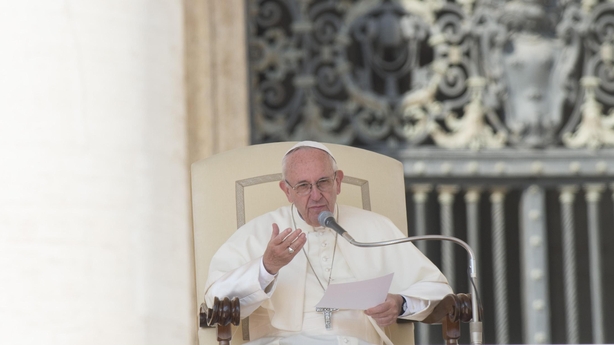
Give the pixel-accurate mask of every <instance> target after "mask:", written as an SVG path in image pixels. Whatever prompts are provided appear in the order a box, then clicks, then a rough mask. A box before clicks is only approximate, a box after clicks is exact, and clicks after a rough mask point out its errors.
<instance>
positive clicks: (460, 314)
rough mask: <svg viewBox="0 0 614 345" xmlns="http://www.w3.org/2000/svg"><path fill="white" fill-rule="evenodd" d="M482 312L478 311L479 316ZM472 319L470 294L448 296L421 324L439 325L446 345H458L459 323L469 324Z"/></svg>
mask: <svg viewBox="0 0 614 345" xmlns="http://www.w3.org/2000/svg"><path fill="white" fill-rule="evenodd" d="M481 314H482V310H480V315H481ZM471 317H472V307H471V294H464V293H459V294H449V295H447V296H446V297H444V298H443V299H442V300H441V301H440V302H439V304H437V306H436V307H435V309H433V311H432V312H431V314H430V315H429V316H427V317H426V318H425V319H424V320H422V322H423V323H428V324H439V323H440V324H441V325H442V334H443V339H444V341H445V343H446V344H458V339H459V338H460V323H461V322H469V321H471Z"/></svg>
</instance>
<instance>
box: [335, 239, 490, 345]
mask: <svg viewBox="0 0 614 345" xmlns="http://www.w3.org/2000/svg"><path fill="white" fill-rule="evenodd" d="M341 236H342V237H343V238H345V239H346V240H347V241H348V242H350V244H352V245H355V246H357V247H382V246H389V245H393V244H398V243H405V242H413V241H424V240H438V241H449V242H454V243H456V244H458V245H460V246H461V247H463V248H464V249H465V250H466V251H467V253H468V254H469V277H470V278H471V279H472V280H473V283H471V282H470V284H469V285H470V289H471V296H472V297H471V313H472V320H471V322H470V333H471V344H482V322H481V321H480V318H479V315H480V310H479V308H478V294H477V288H476V284H477V272H476V271H477V270H476V266H475V255H474V254H473V250H472V249H471V247H469V245H468V244H467V243H466V242H465V241H463V240H461V239H458V238H456V237H451V236H443V235H423V236H411V237H406V238H398V239H395V240H388V241H380V242H368V243H366V242H357V241H356V240H354V238H353V237H352V236H351V235H350V234H349V233H347V231H346V232H343V233H342V234H341Z"/></svg>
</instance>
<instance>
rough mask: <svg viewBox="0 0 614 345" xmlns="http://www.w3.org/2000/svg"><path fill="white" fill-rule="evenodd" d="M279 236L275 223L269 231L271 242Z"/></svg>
mask: <svg viewBox="0 0 614 345" xmlns="http://www.w3.org/2000/svg"><path fill="white" fill-rule="evenodd" d="M278 235H279V226H278V225H277V223H273V231H271V241H272V240H273V239H274V238H275V237H277V236H278Z"/></svg>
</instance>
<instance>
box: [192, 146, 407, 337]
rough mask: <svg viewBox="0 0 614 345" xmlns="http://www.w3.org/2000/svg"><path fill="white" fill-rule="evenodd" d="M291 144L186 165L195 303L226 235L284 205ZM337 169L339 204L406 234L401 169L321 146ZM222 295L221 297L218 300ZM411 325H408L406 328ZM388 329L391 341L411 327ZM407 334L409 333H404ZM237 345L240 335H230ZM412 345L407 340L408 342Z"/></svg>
mask: <svg viewBox="0 0 614 345" xmlns="http://www.w3.org/2000/svg"><path fill="white" fill-rule="evenodd" d="M294 144H295V143H294V142H281V143H272V144H261V145H253V146H247V147H243V148H239V149H235V150H231V151H227V152H224V153H220V154H217V155H214V156H212V157H209V158H206V159H203V160H200V161H198V162H195V163H194V164H192V169H191V171H192V213H193V222H194V224H193V226H194V257H195V260H196V261H195V269H196V276H195V277H196V295H197V299H196V301H197V303H198V305H200V303H201V302H202V301H204V292H205V291H204V285H205V282H206V280H207V274H208V271H209V263H210V261H211V257H212V256H213V254H214V253H215V252H216V251H217V249H218V248H219V247H220V246H221V245H222V243H224V242H225V241H226V239H227V238H228V237H230V235H231V234H232V233H233V232H234V231H235V230H236V229H237V228H238V227H240V226H241V225H243V224H245V222H247V221H249V220H251V219H252V218H254V217H256V216H258V215H260V214H263V213H266V212H268V211H272V210H275V209H277V208H278V207H280V206H283V205H287V204H288V200H287V199H286V197H285V195H284V193H283V192H282V191H281V189H280V188H279V185H278V181H279V180H280V179H281V159H282V157H283V155H284V153H285V152H286V151H287V150H288V149H290V148H291V147H292V146H293V145H294ZM326 146H327V147H328V148H329V149H330V151H331V152H332V153H333V155H334V156H335V159H336V160H337V163H338V167H339V169H340V170H343V172H344V173H345V177H344V179H343V183H342V187H341V194H340V195H339V196H338V198H337V202H338V203H339V204H346V205H352V206H356V207H362V208H364V209H370V210H372V211H375V212H377V213H380V214H383V215H385V216H387V217H388V218H390V219H391V220H392V221H393V222H394V223H395V224H396V226H397V227H398V228H399V229H400V230H401V231H403V232H404V233H405V234H407V216H406V208H405V184H404V174H403V165H402V163H401V162H399V161H397V160H395V159H392V158H390V157H387V156H384V155H381V154H378V153H375V152H371V151H367V150H363V149H358V148H354V147H350V146H343V145H337V144H326ZM220 297H224V296H220ZM410 326H411V325H410ZM409 328H410V327H409V326H408V327H397V326H394V327H391V329H389V330H388V331H389V332H391V333H392V338H391V339H392V340H393V341H394V342H395V344H403V343H404V342H403V341H402V340H399V341H395V339H394V338H401V339H407V338H406V337H411V338H412V339H413V326H412V327H411V329H409ZM408 332H411V334H410V333H408ZM198 337H199V344H200V345H210V344H215V343H216V335H215V330H214V329H200V330H199V335H198ZM232 343H233V344H242V343H243V340H242V333H241V330H240V327H239V331H238V332H237V333H235V334H234V335H233V341H232ZM407 343H413V340H412V341H411V342H407Z"/></svg>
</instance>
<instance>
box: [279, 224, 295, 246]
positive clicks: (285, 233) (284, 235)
mask: <svg viewBox="0 0 614 345" xmlns="http://www.w3.org/2000/svg"><path fill="white" fill-rule="evenodd" d="M291 231H292V229H291V228H287V229H286V230H284V231H282V232H280V233H279V235H277V238H276V243H277V245H280V244H282V243H284V242H285V241H286V238H288V235H290V232H291Z"/></svg>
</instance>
